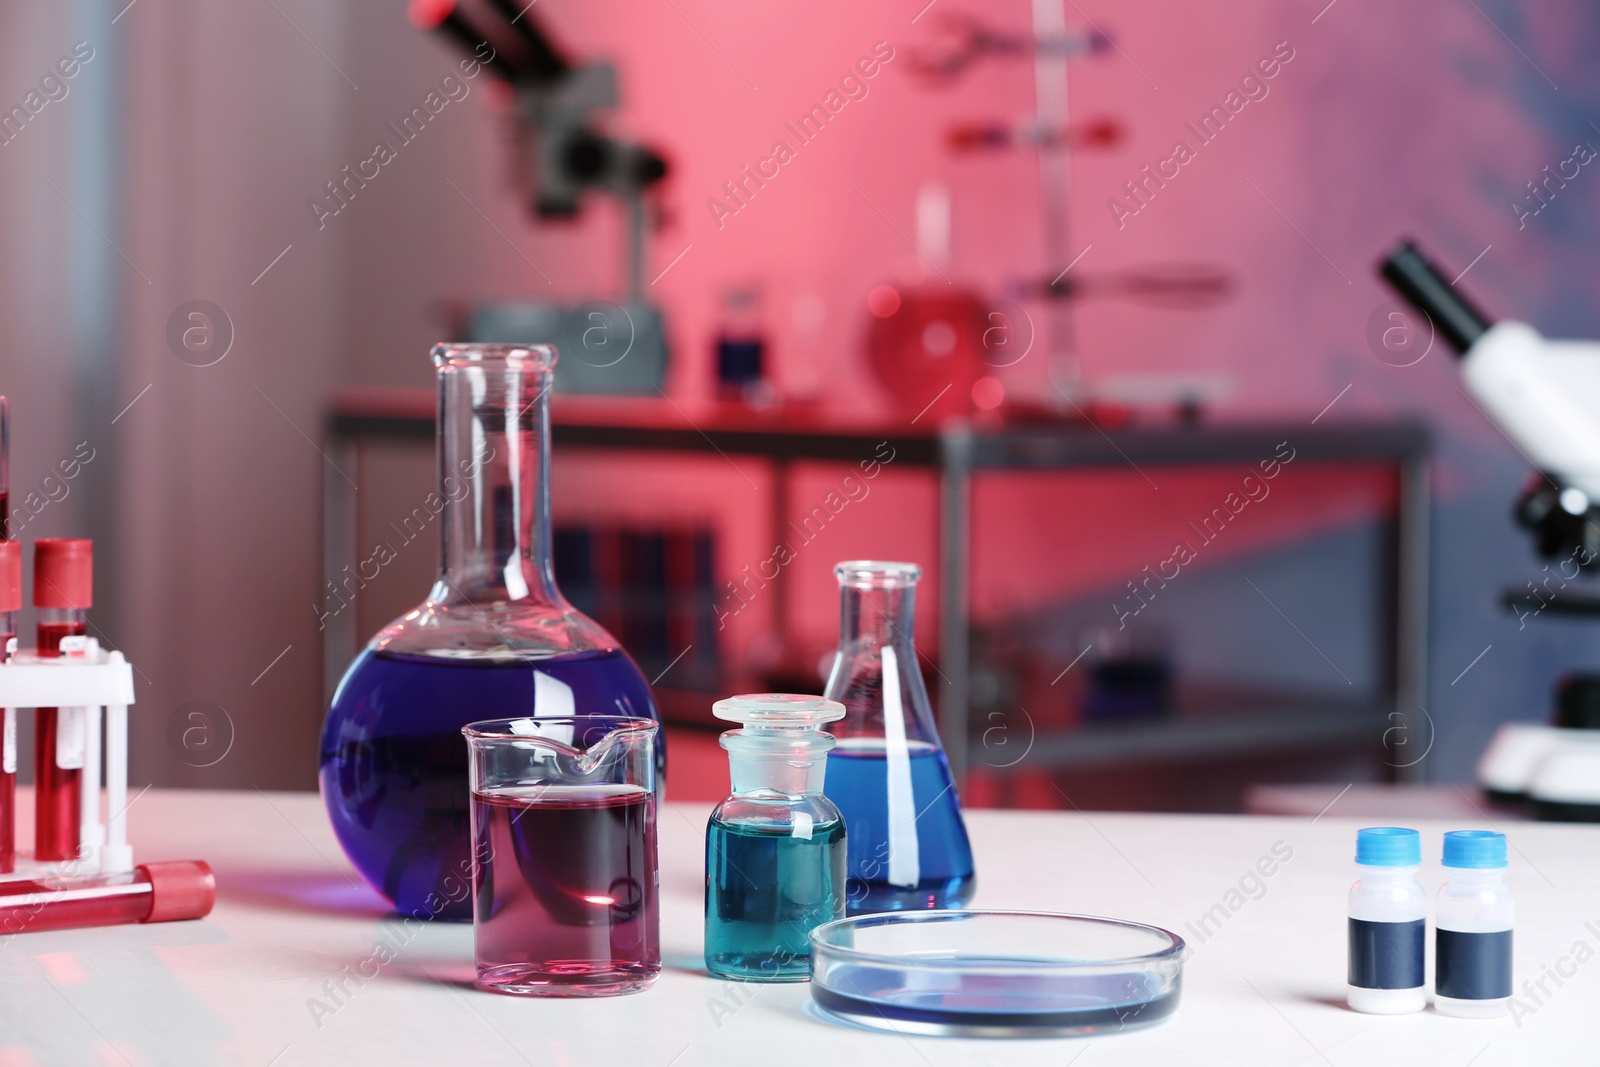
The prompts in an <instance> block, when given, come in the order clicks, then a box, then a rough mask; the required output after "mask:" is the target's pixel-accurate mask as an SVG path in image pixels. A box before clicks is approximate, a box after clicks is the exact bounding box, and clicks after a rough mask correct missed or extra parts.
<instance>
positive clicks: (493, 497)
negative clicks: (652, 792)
mask: <svg viewBox="0 0 1600 1067" xmlns="http://www.w3.org/2000/svg"><path fill="white" fill-rule="evenodd" d="M433 359H434V365H435V367H436V368H437V370H438V379H439V449H438V455H439V472H440V486H439V491H438V493H437V494H430V495H429V497H428V498H427V499H426V500H425V501H424V506H425V507H427V508H428V509H430V510H433V511H436V512H437V513H438V515H439V522H440V534H441V536H440V542H441V545H440V547H441V552H440V555H441V565H440V575H439V579H438V580H437V581H436V582H435V583H434V586H433V589H432V591H431V592H430V594H429V596H428V599H427V600H425V601H424V602H423V603H422V604H421V605H419V606H418V607H417V608H415V609H414V610H412V611H410V612H407V613H406V614H405V615H403V616H401V617H400V618H398V619H396V620H395V621H394V622H392V623H390V624H389V625H388V626H386V627H384V629H383V630H381V631H379V633H378V634H377V636H376V637H374V638H373V639H372V641H371V642H370V643H369V644H368V646H367V648H366V649H365V650H364V651H363V652H362V653H361V654H360V655H359V656H358V657H357V658H356V659H355V661H354V662H353V663H352V664H351V665H350V668H349V669H348V670H347V671H346V672H345V676H344V678H343V680H342V681H341V682H340V683H339V687H338V689H337V691H336V692H335V693H334V698H333V702H332V705H331V706H330V708H329V709H328V715H327V718H326V720H325V722H324V726H323V733H322V744H321V751H320V756H319V758H320V771H319V775H318V783H319V786H320V788H321V791H322V797H323V802H324V804H325V805H326V807H327V810H328V817H329V819H330V820H331V821H332V823H333V828H334V833H335V835H336V836H337V837H338V839H339V843H340V845H341V846H342V847H343V848H344V851H345V854H346V855H347V856H349V857H350V861H351V862H352V863H353V864H355V866H356V868H357V870H359V871H360V872H361V874H362V875H363V877H365V878H366V879H367V881H368V882H369V883H371V884H372V886H373V887H374V888H376V889H377V890H378V891H379V892H381V893H382V894H383V895H384V896H385V897H387V898H388V899H389V900H390V901H392V902H393V903H394V905H395V907H396V908H397V909H398V910H399V911H401V912H402V913H405V914H408V915H415V916H417V917H418V918H432V919H446V920H458V921H465V920H470V919H471V917H472V896H471V890H470V883H471V878H472V855H471V831H470V829H469V810H470V805H471V797H470V791H469V789H468V785H467V746H466V742H465V740H464V739H463V738H462V735H461V727H462V726H464V725H466V724H467V723H469V722H474V721H480V720H484V719H493V718H512V717H517V716H534V717H543V716H552V715H574V714H576V715H621V716H631V717H637V718H647V719H656V718H658V715H657V712H656V707H655V702H654V701H653V700H652V698H651V695H650V687H649V685H648V684H647V683H646V681H645V678H644V675H643V674H642V673H641V672H640V670H639V668H638V666H637V665H635V664H634V662H633V660H632V659H631V658H630V657H629V656H628V654H627V653H626V652H625V651H624V650H623V649H622V647H621V645H620V644H618V643H617V641H616V639H615V638H613V637H612V636H611V635H610V634H608V633H607V632H606V631H605V630H604V629H603V628H601V627H600V626H599V624H597V623H595V622H594V621H593V620H591V619H589V618H588V617H587V616H585V615H583V614H582V613H581V612H579V611H577V610H576V609H575V608H573V607H572V606H571V605H570V604H568V603H567V602H566V600H565V599H564V598H563V597H562V596H561V593H560V591H559V590H558V589H557V588H556V583H555V575H554V570H553V567H552V565H551V555H550V488H549V486H550V465H549V464H550V459H549V456H550V451H549V441H550V430H549V426H550V415H549V386H550V376H551V370H552V368H553V366H554V364H555V359H556V355H555V350H554V349H553V348H549V347H548V346H541V345H533V346H510V345H441V346H438V347H437V348H435V349H434V352H433ZM662 751H663V749H662V748H661V747H660V746H658V749H657V752H658V759H662V761H663V762H664V757H663V756H661V755H660V754H661V753H662Z"/></svg>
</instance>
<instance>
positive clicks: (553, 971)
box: [472, 785, 661, 996]
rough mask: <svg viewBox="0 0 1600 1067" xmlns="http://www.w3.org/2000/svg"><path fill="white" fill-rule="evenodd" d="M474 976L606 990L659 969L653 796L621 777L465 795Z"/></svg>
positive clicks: (501, 984) (591, 992)
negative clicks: (471, 849) (619, 781)
mask: <svg viewBox="0 0 1600 1067" xmlns="http://www.w3.org/2000/svg"><path fill="white" fill-rule="evenodd" d="M472 828H473V840H474V845H475V847H476V854H475V859H476V860H477V862H476V863H475V864H474V866H473V886H472V888H473V893H474V914H475V922H476V928H475V934H476V939H477V957H478V977H479V981H480V982H482V983H483V985H484V986H486V987H487V988H490V989H499V990H504V991H506V992H517V993H542V994H545V995H553V996H606V995H610V994H615V993H625V992H631V991H633V990H636V989H644V988H646V987H647V986H649V985H650V984H651V983H652V982H653V981H655V977H656V975H657V974H659V973H660V970H661V943H660V941H661V939H660V923H659V905H658V903H657V891H656V800H655V795H654V794H652V793H651V792H649V791H648V790H646V789H644V788H642V787H640V786H632V785H594V786H585V785H570V786H549V785H536V786H518V787H512V788H509V789H501V790H496V791H495V792H493V793H474V794H473V797H472Z"/></svg>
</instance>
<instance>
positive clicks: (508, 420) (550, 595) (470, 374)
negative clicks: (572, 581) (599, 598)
mask: <svg viewBox="0 0 1600 1067" xmlns="http://www.w3.org/2000/svg"><path fill="white" fill-rule="evenodd" d="M438 377H439V412H438V419H439V448H438V459H439V494H438V497H437V499H436V500H434V501H431V502H430V504H431V505H432V506H435V507H439V508H441V509H442V510H441V519H442V521H441V530H440V559H439V580H438V581H437V582H436V583H435V585H434V588H433V593H432V596H431V599H432V600H433V601H434V602H436V603H440V604H447V605H448V604H463V603H466V604H471V605H474V606H476V607H490V606H492V605H494V604H500V603H512V602H515V603H519V604H521V605H533V604H545V605H550V606H552V607H560V606H562V605H564V601H563V600H562V599H561V594H560V592H559V591H558V590H557V589H556V581H555V570H554V567H553V565H552V562H551V557H550V381H551V372H550V369H549V368H548V367H542V366H539V365H536V364H532V363H520V364H519V363H512V362H505V361H498V362H494V361H486V362H484V363H481V364H465V365H463V364H449V363H446V364H441V365H440V366H439V368H438Z"/></svg>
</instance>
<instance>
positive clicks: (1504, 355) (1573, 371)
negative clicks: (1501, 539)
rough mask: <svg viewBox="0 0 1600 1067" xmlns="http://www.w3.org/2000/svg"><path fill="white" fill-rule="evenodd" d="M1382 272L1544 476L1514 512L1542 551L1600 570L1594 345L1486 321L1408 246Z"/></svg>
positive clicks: (1599, 402)
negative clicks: (1458, 359) (1570, 557)
mask: <svg viewBox="0 0 1600 1067" xmlns="http://www.w3.org/2000/svg"><path fill="white" fill-rule="evenodd" d="M1382 275H1383V277H1384V279H1385V280H1386V281H1388V282H1389V284H1390V285H1391V286H1393V287H1394V289H1395V290H1396V291H1397V292H1398V293H1399V294H1400V295H1401V296H1402V297H1404V298H1405V299H1406V300H1407V301H1408V302H1409V303H1410V304H1411V305H1412V306H1413V307H1415V308H1416V309H1417V310H1419V311H1421V312H1422V313H1423V314H1425V315H1426V316H1427V317H1428V319H1429V320H1430V322H1431V323H1432V324H1433V327H1434V330H1435V332H1436V334H1437V335H1439V336H1441V337H1443V338H1444V339H1445V340H1446V341H1447V342H1449V343H1450V345H1451V346H1452V347H1453V348H1455V349H1456V351H1457V353H1458V354H1459V355H1460V357H1461V372H1462V378H1463V381H1464V382H1465V386H1466V392H1467V394H1468V395H1469V396H1470V397H1471V398H1472V399H1473V401H1474V402H1475V403H1476V404H1477V405H1478V406H1479V407H1480V408H1481V409H1482V410H1483V411H1484V413H1485V414H1487V415H1488V416H1489V418H1490V419H1491V420H1493V421H1494V423H1495V424H1496V425H1497V426H1498V427H1499V429H1500V431H1501V432H1502V433H1504V434H1505V435H1506V437H1507V439H1509V440H1510V441H1511V443H1512V444H1513V445H1515V446H1516V448H1517V449H1518V450H1519V451H1520V452H1521V453H1522V454H1523V456H1524V457H1525V458H1526V459H1527V460H1528V461H1529V462H1530V463H1532V464H1533V465H1534V467H1536V468H1537V469H1538V470H1539V472H1540V474H1541V475H1542V478H1541V479H1540V481H1538V482H1537V483H1535V484H1534V485H1532V486H1531V488H1530V489H1529V490H1528V491H1527V492H1526V493H1525V494H1524V496H1523V498H1522V500H1521V501H1519V503H1518V509H1517V516H1518V519H1519V520H1520V521H1521V522H1522V523H1523V524H1524V525H1526V526H1529V527H1530V528H1532V529H1533V530H1535V532H1536V536H1537V538H1538V541H1539V549H1540V551H1541V553H1542V554H1544V555H1546V556H1554V555H1561V554H1564V553H1567V552H1569V551H1570V552H1571V553H1573V555H1574V556H1575V558H1577V560H1578V562H1579V563H1580V564H1581V565H1583V566H1584V567H1585V568H1589V567H1594V566H1600V507H1597V506H1596V505H1600V343H1597V342H1593V341H1551V340H1548V339H1546V338H1545V337H1543V336H1541V335H1540V334H1539V332H1538V331H1536V330H1535V329H1533V327H1531V326H1529V325H1527V324H1526V323H1521V322H1514V321H1510V320H1503V321H1500V322H1495V323H1491V321H1490V320H1489V319H1488V317H1487V316H1485V315H1484V314H1483V313H1482V312H1480V311H1478V309H1477V308H1476V307H1474V306H1473V305H1472V304H1471V303H1470V302H1469V301H1467V299H1466V298H1465V297H1463V296H1462V295H1461V294H1460V293H1459V292H1457V291H1456V289H1455V287H1454V286H1452V285H1451V284H1450V283H1449V282H1448V281H1446V280H1445V278H1444V276H1443V275H1442V274H1441V273H1440V272H1439V271H1438V270H1437V269H1436V268H1435V267H1434V266H1433V265H1432V264H1431V263H1429V262H1428V261H1427V260H1426V259H1424V258H1423V256H1422V255H1421V254H1420V253H1419V252H1418V251H1417V250H1416V248H1414V247H1413V246H1412V245H1410V244H1402V245H1401V246H1400V247H1399V248H1397V249H1396V250H1395V251H1394V252H1393V253H1391V254H1390V255H1389V257H1388V258H1387V259H1385V260H1384V262H1383V265H1382Z"/></svg>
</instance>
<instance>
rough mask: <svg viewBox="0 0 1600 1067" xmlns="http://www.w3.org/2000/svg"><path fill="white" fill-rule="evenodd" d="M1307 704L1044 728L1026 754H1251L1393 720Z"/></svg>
mask: <svg viewBox="0 0 1600 1067" xmlns="http://www.w3.org/2000/svg"><path fill="white" fill-rule="evenodd" d="M1309 711H1310V709H1307V708H1304V707H1299V708H1290V707H1285V708H1272V709H1265V710H1256V711H1250V712H1248V713H1242V714H1233V715H1215V716H1206V717H1204V718H1191V719H1154V720H1135V721H1131V722H1124V723H1114V724H1113V723H1107V724H1103V725H1096V726H1085V727H1082V728H1080V729H1076V730H1061V731H1056V732H1053V733H1040V734H1038V735H1037V736H1036V737H1035V739H1034V742H1033V747H1032V748H1031V749H1030V750H1029V751H1028V762H1029V764H1030V765H1031V766H1034V767H1048V768H1052V769H1056V770H1068V769H1077V768H1085V767H1105V766H1111V765H1115V764H1122V763H1166V762H1188V761H1195V760H1204V759H1207V758H1211V757H1218V756H1227V757H1233V756H1251V755H1259V754H1268V753H1275V752H1283V751H1292V750H1300V749H1311V748H1316V747H1319V746H1339V745H1354V744H1360V743H1363V742H1366V743H1370V742H1372V741H1373V739H1375V738H1381V737H1382V735H1383V731H1384V729H1385V728H1386V727H1387V726H1388V725H1389V720H1388V719H1387V714H1388V710H1387V709H1386V708H1382V707H1368V708H1346V709H1337V710H1332V709H1319V710H1317V711H1316V712H1315V713H1308V712H1309ZM980 736H981V735H980Z"/></svg>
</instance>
